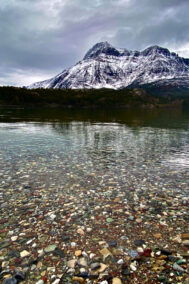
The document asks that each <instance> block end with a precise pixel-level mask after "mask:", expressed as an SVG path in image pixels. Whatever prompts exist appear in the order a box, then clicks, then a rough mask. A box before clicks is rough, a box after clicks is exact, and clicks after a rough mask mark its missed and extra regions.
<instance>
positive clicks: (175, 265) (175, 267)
mask: <svg viewBox="0 0 189 284" xmlns="http://www.w3.org/2000/svg"><path fill="white" fill-rule="evenodd" d="M173 269H174V270H176V271H179V272H185V270H184V269H183V268H182V267H181V266H180V265H178V264H177V263H176V262H175V263H174V264H173Z"/></svg>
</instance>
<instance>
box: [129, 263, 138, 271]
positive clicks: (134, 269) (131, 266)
mask: <svg viewBox="0 0 189 284" xmlns="http://www.w3.org/2000/svg"><path fill="white" fill-rule="evenodd" d="M130 268H131V270H132V271H136V270H137V268H136V266H135V265H134V264H133V263H131V264H130Z"/></svg>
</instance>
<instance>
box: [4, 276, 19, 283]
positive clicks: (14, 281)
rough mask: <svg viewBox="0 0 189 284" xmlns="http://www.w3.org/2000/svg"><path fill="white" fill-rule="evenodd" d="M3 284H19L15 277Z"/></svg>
mask: <svg viewBox="0 0 189 284" xmlns="http://www.w3.org/2000/svg"><path fill="white" fill-rule="evenodd" d="M2 284H17V280H16V279H15V278H13V277H11V278H7V279H5V280H4V281H3V282H2Z"/></svg>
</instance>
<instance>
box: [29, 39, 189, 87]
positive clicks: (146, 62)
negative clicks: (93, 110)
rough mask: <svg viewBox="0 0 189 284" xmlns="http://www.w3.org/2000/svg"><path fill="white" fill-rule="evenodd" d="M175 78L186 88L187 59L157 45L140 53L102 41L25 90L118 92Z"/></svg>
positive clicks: (188, 67) (188, 81)
mask: <svg viewBox="0 0 189 284" xmlns="http://www.w3.org/2000/svg"><path fill="white" fill-rule="evenodd" d="M174 78H177V82H178V79H179V80H180V83H181V84H182V78H185V82H187V87H189V80H188V78H189V59H185V58H182V57H179V56H178V55H177V54H176V53H174V52H170V51H169V50H168V49H166V48H162V47H159V46H151V47H149V48H147V49H145V50H143V51H141V52H139V51H129V50H127V49H116V48H115V47H113V46H112V45H110V44H109V43H108V42H101V43H97V44H96V45H94V46H93V47H92V48H91V49H90V50H89V51H88V52H87V53H86V55H85V56H84V58H83V60H82V61H79V62H78V63H77V64H76V65H75V66H73V67H71V68H69V69H67V70H64V71H63V72H62V73H60V74H58V75H57V76H55V77H54V78H52V79H49V80H45V81H42V82H37V83H34V84H32V85H30V86H29V87H28V88H30V89H33V88H62V89H64V88H66V89H91V88H95V89H100V88H112V89H120V88H126V87H128V86H130V85H134V86H139V85H143V84H148V83H153V82H156V81H157V82H159V81H161V80H170V79H171V80H173V79H174Z"/></svg>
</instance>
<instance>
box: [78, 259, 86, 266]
mask: <svg viewBox="0 0 189 284" xmlns="http://www.w3.org/2000/svg"><path fill="white" fill-rule="evenodd" d="M78 264H79V265H80V266H84V267H87V266H88V265H87V261H86V259H85V258H84V257H82V258H80V259H79V260H78Z"/></svg>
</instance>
